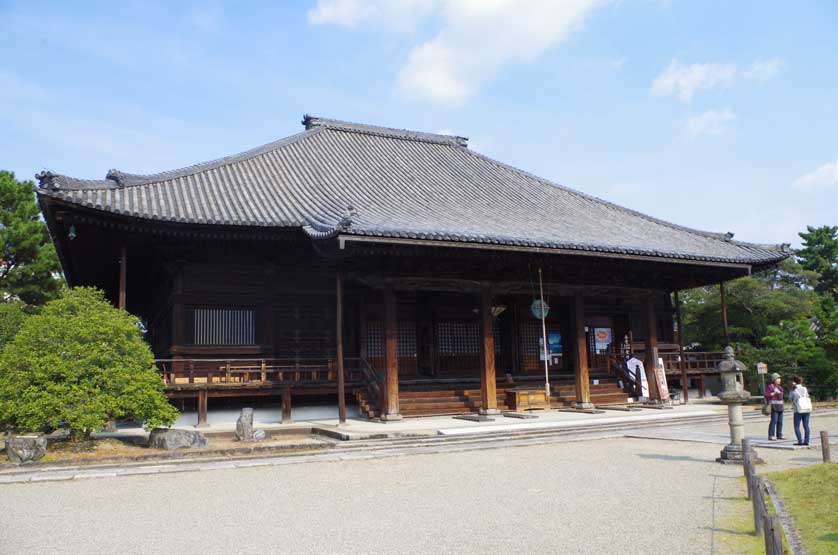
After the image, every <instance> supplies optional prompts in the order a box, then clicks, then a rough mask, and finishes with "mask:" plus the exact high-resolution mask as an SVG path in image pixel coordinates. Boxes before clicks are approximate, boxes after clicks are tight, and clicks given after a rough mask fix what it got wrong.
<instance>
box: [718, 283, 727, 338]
mask: <svg viewBox="0 0 838 555" xmlns="http://www.w3.org/2000/svg"><path fill="white" fill-rule="evenodd" d="M719 295H720V296H721V298H722V333H724V339H725V347H727V346H728V345H730V332H729V330H728V327H727V299H725V282H721V283H720V284H719Z"/></svg>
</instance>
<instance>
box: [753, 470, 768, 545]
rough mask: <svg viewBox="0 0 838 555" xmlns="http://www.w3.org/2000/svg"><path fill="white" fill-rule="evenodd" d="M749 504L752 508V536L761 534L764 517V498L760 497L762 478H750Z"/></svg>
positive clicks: (754, 476) (755, 476)
mask: <svg viewBox="0 0 838 555" xmlns="http://www.w3.org/2000/svg"><path fill="white" fill-rule="evenodd" d="M751 503H752V504H753V506H754V535H757V536H758V535H761V534H762V530H763V527H762V519H763V517H764V516H765V498H764V497H763V495H762V478H760V477H759V476H757V475H752V476H751Z"/></svg>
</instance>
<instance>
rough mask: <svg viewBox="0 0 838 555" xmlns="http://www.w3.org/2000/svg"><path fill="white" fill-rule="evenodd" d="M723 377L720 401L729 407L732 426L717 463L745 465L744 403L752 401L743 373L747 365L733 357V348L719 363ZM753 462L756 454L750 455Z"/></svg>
mask: <svg viewBox="0 0 838 555" xmlns="http://www.w3.org/2000/svg"><path fill="white" fill-rule="evenodd" d="M718 368H719V372H720V373H721V376H722V386H723V390H722V392H721V393H719V400H720V401H721V402H722V403H724V404H725V405H727V418H728V424H729V425H730V443H729V444H728V445H725V447H724V449H722V452H721V456H720V457H719V458H717V459H716V462H720V463H723V464H743V462H744V457H743V449H742V439H744V437H745V432H744V425H743V422H742V403H744V402H746V401H748V400H750V398H751V394H750V393H748V392H747V391H745V388H744V386H743V381H742V372H743V371H744V370H745V365H744V364H743V363H742V362H740V361H738V360H736V359H735V358H734V356H733V348H731V347H730V346H727V347H725V358H724V360H723V361H722V362H720V363H719V366H718ZM749 456H750V457H751V460H752V461H754V462H757V461H758V459H757V457H756V455H755V454H754V453H749Z"/></svg>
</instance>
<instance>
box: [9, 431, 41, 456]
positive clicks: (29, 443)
mask: <svg viewBox="0 0 838 555" xmlns="http://www.w3.org/2000/svg"><path fill="white" fill-rule="evenodd" d="M46 452H47V438H46V437H45V436H43V435H41V434H29V435H22V436H10V437H8V438H6V456H7V457H9V460H10V461H12V462H13V463H25V462H32V461H37V460H40V459H41V458H43V456H44V455H45V454H46Z"/></svg>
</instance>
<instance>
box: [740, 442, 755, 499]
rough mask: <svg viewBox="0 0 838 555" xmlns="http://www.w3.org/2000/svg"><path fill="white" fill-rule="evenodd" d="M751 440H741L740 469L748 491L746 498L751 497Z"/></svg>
mask: <svg viewBox="0 0 838 555" xmlns="http://www.w3.org/2000/svg"><path fill="white" fill-rule="evenodd" d="M750 449H751V441H750V440H749V439H743V440H742V470H743V471H744V473H745V489H746V490H747V491H748V499H750V498H751V495H752V494H751V476H752V475H753V471H754V468H753V467H752V466H751V455H750V453H749V452H750Z"/></svg>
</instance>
